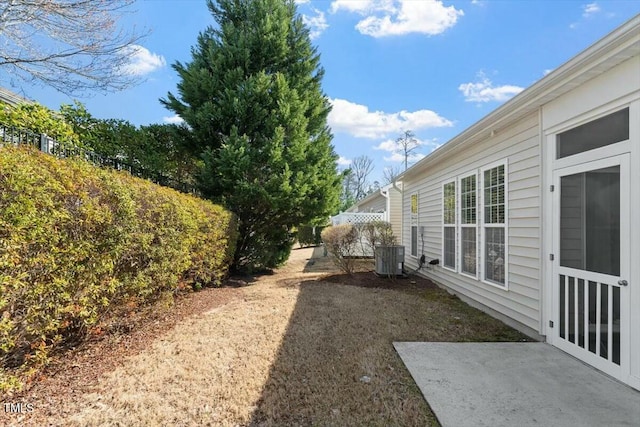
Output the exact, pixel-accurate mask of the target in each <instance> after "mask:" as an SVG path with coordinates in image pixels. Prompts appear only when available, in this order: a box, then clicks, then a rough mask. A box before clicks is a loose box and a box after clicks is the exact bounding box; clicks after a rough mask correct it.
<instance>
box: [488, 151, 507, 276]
mask: <svg viewBox="0 0 640 427" xmlns="http://www.w3.org/2000/svg"><path fill="white" fill-rule="evenodd" d="M505 168H506V165H505V164H501V165H498V166H495V167H491V168H489V169H486V170H484V171H483V196H484V197H483V207H484V209H483V212H484V218H483V242H482V255H483V279H484V280H485V281H487V283H491V284H495V285H498V286H500V287H503V288H506V287H507V279H506V275H507V260H506V254H507V251H506V196H505V193H506V183H505Z"/></svg>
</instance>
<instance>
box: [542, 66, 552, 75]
mask: <svg viewBox="0 0 640 427" xmlns="http://www.w3.org/2000/svg"><path fill="white" fill-rule="evenodd" d="M552 71H553V68H547V69H546V70H543V71H542V75H543V76H546V75H547V74H549V73H550V72H552Z"/></svg>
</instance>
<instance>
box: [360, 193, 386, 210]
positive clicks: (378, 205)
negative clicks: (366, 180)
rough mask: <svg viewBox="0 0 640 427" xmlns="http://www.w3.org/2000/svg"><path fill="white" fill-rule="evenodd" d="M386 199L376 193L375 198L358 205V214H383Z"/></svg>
mask: <svg viewBox="0 0 640 427" xmlns="http://www.w3.org/2000/svg"><path fill="white" fill-rule="evenodd" d="M386 208H387V199H386V197H384V196H383V195H382V194H380V192H379V191H378V193H377V195H376V197H373V198H371V199H370V200H365V201H364V202H361V203H359V204H358V212H385V211H386Z"/></svg>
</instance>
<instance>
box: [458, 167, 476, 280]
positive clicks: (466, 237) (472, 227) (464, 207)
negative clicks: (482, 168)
mask: <svg viewBox="0 0 640 427" xmlns="http://www.w3.org/2000/svg"><path fill="white" fill-rule="evenodd" d="M476 181H477V180H476V175H475V174H473V175H469V176H466V177H464V178H462V179H460V272H462V273H465V274H468V275H471V276H473V277H474V278H475V277H477V264H478V246H477V239H478V232H477V226H476V223H477V183H476Z"/></svg>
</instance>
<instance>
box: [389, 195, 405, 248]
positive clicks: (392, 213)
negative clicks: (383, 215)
mask: <svg viewBox="0 0 640 427" xmlns="http://www.w3.org/2000/svg"><path fill="white" fill-rule="evenodd" d="M388 191H389V205H388V208H389V209H388V215H387V217H388V218H389V222H390V223H391V229H392V230H393V235H394V236H396V238H397V239H398V243H399V244H401V243H402V242H401V239H402V192H400V191H399V190H396V189H395V188H393V187H390V188H389V190H388Z"/></svg>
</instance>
